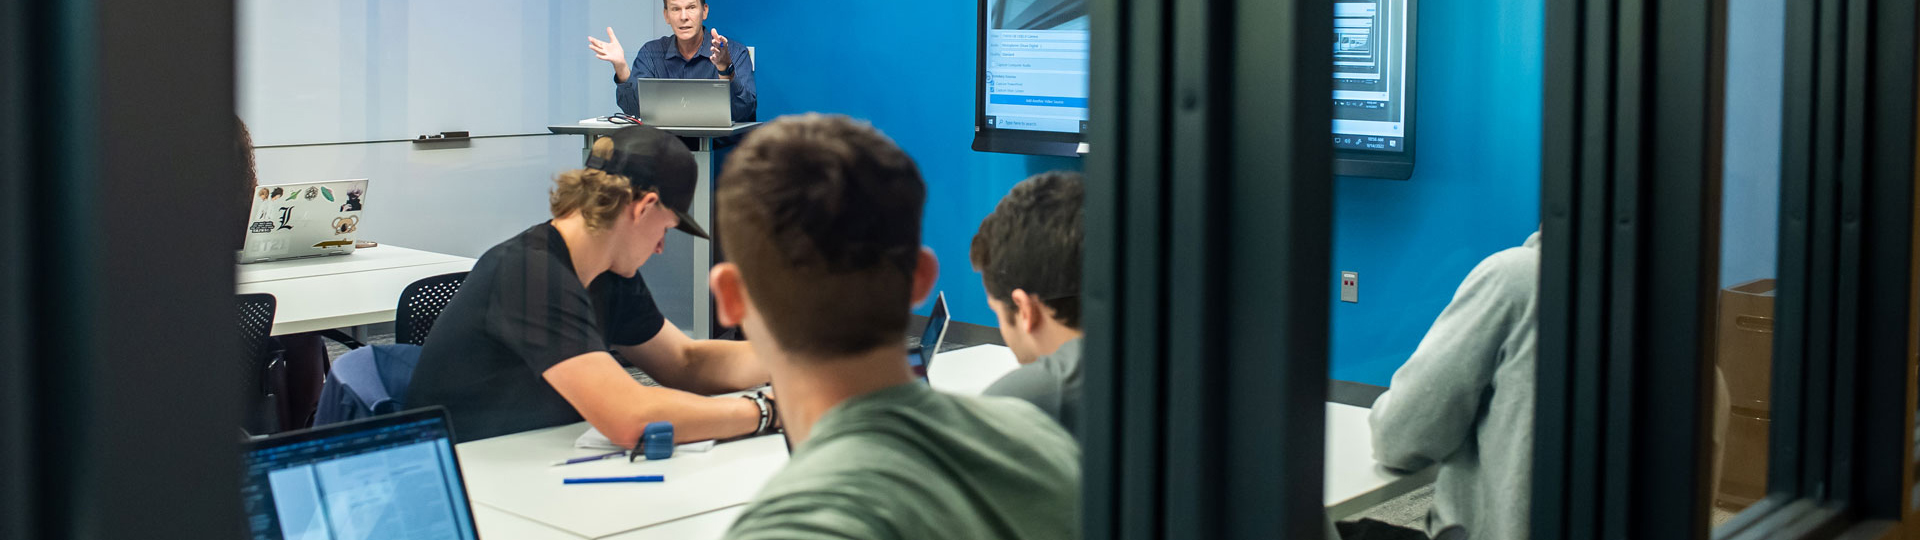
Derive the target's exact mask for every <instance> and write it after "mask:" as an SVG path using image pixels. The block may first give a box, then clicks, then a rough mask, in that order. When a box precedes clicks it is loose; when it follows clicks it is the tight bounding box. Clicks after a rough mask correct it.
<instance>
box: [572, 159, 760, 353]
mask: <svg viewBox="0 0 1920 540" xmlns="http://www.w3.org/2000/svg"><path fill="white" fill-rule="evenodd" d="M627 126H628V125H627V124H614V123H611V122H592V123H586V124H579V123H575V124H554V125H551V126H547V131H551V132H553V133H557V134H562V135H580V136H581V138H582V139H584V140H585V144H583V145H581V147H580V161H581V162H582V163H584V162H586V158H587V155H588V153H589V152H591V151H592V150H593V142H594V141H596V140H599V139H600V138H601V137H605V136H607V135H611V134H613V132H614V131H616V130H619V129H620V128H623V127H627ZM652 127H653V128H655V129H659V130H660V131H665V132H667V133H668V134H670V135H673V136H676V137H679V138H680V140H681V141H683V142H686V143H687V149H688V150H691V151H693V161H694V164H695V165H696V166H697V168H698V169H699V176H698V179H699V184H698V185H699V187H698V188H696V189H694V190H693V193H694V195H693V212H691V213H692V214H693V219H694V221H697V222H699V223H700V225H701V226H704V227H706V229H707V233H708V234H709V235H717V234H719V232H718V230H717V229H716V228H715V227H716V226H715V224H714V222H713V189H714V188H713V179H714V177H716V176H718V175H717V174H716V173H717V171H719V170H720V162H721V161H722V160H723V159H724V158H725V154H726V152H727V151H728V150H730V149H731V148H732V146H733V145H734V144H735V143H737V142H738V141H739V140H740V138H741V137H743V136H745V135H746V134H747V133H748V132H750V131H753V129H754V128H757V127H760V122H735V123H734V124H733V125H732V126H730V127H672V126H652ZM675 238H682V239H685V240H686V247H687V248H688V249H687V252H688V253H690V254H691V255H692V256H691V257H690V258H691V261H677V260H674V259H678V257H677V256H675V253H674V252H675V251H676V248H677V247H678V246H677V245H676V244H680V242H677V241H675V240H674V239H675ZM715 238H718V236H715ZM667 245H668V249H667V253H665V254H663V255H662V256H656V258H668V259H669V260H668V261H660V262H667V263H669V264H676V265H689V264H690V266H687V267H685V268H681V269H678V270H675V269H665V270H668V271H667V272H664V273H666V274H670V275H673V276H674V278H675V279H676V280H681V279H684V280H686V283H687V284H688V285H690V286H691V289H690V290H691V291H692V293H691V298H690V299H689V300H690V302H689V303H691V304H692V306H691V307H692V309H691V311H690V312H689V313H690V318H691V319H692V320H691V321H686V322H681V321H676V322H678V323H679V324H692V327H691V328H686V329H685V330H687V333H688V334H689V335H691V336H693V338H694V339H707V338H711V337H713V336H714V332H715V331H716V330H717V329H718V328H720V324H719V321H718V320H717V319H715V318H714V310H713V295H712V294H711V293H710V292H709V291H707V273H708V271H709V270H711V269H712V268H713V264H714V263H716V262H719V261H720V260H721V254H720V249H719V246H715V245H713V244H712V243H711V242H706V241H701V240H700V239H698V238H693V237H691V236H689V235H685V234H669V235H667ZM652 266H654V262H653V261H652V260H649V262H648V263H647V264H646V265H644V266H642V267H641V270H642V271H643V272H645V271H647V269H648V267H652ZM680 271H689V272H691V274H692V275H691V276H682V275H679V273H680ZM649 274H651V272H649ZM649 285H650V286H651V285H652V284H651V282H649ZM669 285H670V284H669ZM659 292H661V291H660V290H659V289H655V293H656V294H655V299H656V301H657V300H658V299H659V297H660V296H661V295H660V294H658V293H659ZM669 307H672V306H661V312H662V313H665V314H668V315H669V317H668V318H669V319H670V320H671V319H673V317H672V312H673V311H678V310H677V309H674V310H669V309H668V308H669Z"/></svg>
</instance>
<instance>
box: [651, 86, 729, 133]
mask: <svg viewBox="0 0 1920 540" xmlns="http://www.w3.org/2000/svg"><path fill="white" fill-rule="evenodd" d="M633 84H634V90H635V91H636V92H635V93H637V94H639V95H640V100H639V110H640V121H641V122H644V123H646V124H647V125H650V126H654V127H729V126H732V125H733V105H732V103H733V100H732V99H731V96H730V94H731V90H730V89H729V88H730V85H731V83H729V82H727V81H726V80H724V79H635V80H634V81H633Z"/></svg>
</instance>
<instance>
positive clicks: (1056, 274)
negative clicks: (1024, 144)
mask: <svg viewBox="0 0 1920 540" xmlns="http://www.w3.org/2000/svg"><path fill="white" fill-rule="evenodd" d="M1085 196H1086V187H1085V185H1084V184H1083V183H1082V181H1081V178H1080V173H1075V172H1063V171H1052V172H1046V173H1041V174H1037V175H1034V176H1033V177H1032V178H1028V179H1026V180H1023V181H1021V182H1020V183H1019V184H1017V185H1015V186H1013V190H1012V191H1009V192H1007V196H1006V197H1004V198H1001V199H1000V205H999V206H996V207H994V209H993V213H992V214H988V215H987V218H986V219H984V220H981V221H980V232H978V233H975V234H974V235H973V249H972V252H971V253H970V255H972V257H971V258H972V259H973V267H974V268H977V269H979V270H980V277H981V282H982V284H983V285H985V286H986V289H987V295H988V296H991V297H993V299H995V300H999V301H1001V302H1007V303H1012V302H1013V291H1014V289H1020V290H1024V291H1027V294H1030V295H1033V296H1034V297H1035V298H1037V299H1039V300H1040V303H1041V304H1042V305H1045V306H1047V307H1048V308H1052V309H1053V319H1054V320H1056V321H1060V324H1064V325H1066V326H1067V327H1068V328H1074V329H1078V328H1080V245H1081V240H1082V238H1083V237H1084V235H1085V233H1084V231H1082V230H1081V225H1080V220H1081V201H1082V199H1084V198H1085Z"/></svg>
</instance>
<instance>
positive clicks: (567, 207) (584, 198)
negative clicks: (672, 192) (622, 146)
mask: <svg viewBox="0 0 1920 540" xmlns="http://www.w3.org/2000/svg"><path fill="white" fill-rule="evenodd" d="M592 154H593V155H594V156H595V157H600V158H608V157H612V156H613V138H612V137H601V138H600V140H597V141H594V142H593V150H592ZM553 184H554V186H553V190H551V191H548V192H547V204H548V206H549V207H550V209H551V210H552V211H553V217H555V218H560V217H565V216H566V215H567V214H572V213H574V212H579V213H580V217H582V218H584V219H586V222H587V228H588V229H593V230H602V229H606V228H608V227H609V226H611V225H613V222H614V220H615V219H617V218H619V217H620V212H621V211H622V210H625V209H626V208H627V204H628V203H632V202H633V201H634V200H636V199H639V198H640V197H642V196H644V195H645V194H647V193H650V192H651V191H652V190H639V191H636V190H634V189H633V183H632V182H631V181H630V180H628V179H627V177H625V176H621V175H617V174H613V173H609V172H606V171H602V170H599V169H574V170H571V171H566V172H563V173H560V174H559V175H558V176H556V177H554V179H553Z"/></svg>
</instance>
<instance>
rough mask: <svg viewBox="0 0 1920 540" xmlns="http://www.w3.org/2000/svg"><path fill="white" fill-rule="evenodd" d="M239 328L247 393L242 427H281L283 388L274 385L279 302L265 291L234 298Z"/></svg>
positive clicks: (266, 430)
mask: <svg viewBox="0 0 1920 540" xmlns="http://www.w3.org/2000/svg"><path fill="white" fill-rule="evenodd" d="M234 305H235V309H234V312H235V314H236V315H237V316H236V317H235V321H236V323H237V324H236V325H235V327H236V329H237V330H239V333H240V336H239V337H240V351H241V353H240V354H241V356H240V388H241V389H242V391H243V395H245V396H246V407H247V410H246V414H245V416H244V420H243V425H242V427H241V429H242V430H243V431H246V432H250V433H253V434H268V433H273V432H276V431H279V430H280V420H279V419H280V412H281V411H280V406H279V405H280V403H279V402H280V397H281V395H282V393H283V392H284V389H281V388H277V387H276V385H274V384H271V382H272V380H273V379H275V378H276V371H275V370H276V367H275V366H274V365H273V363H274V361H275V359H276V358H278V357H279V351H278V349H279V347H278V346H276V344H275V343H274V341H273V336H272V334H273V316H274V311H275V310H276V308H277V307H278V305H279V303H278V302H277V301H276V300H275V299H274V297H273V295H271V294H266V293H256V294H242V295H238V296H236V297H234Z"/></svg>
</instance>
